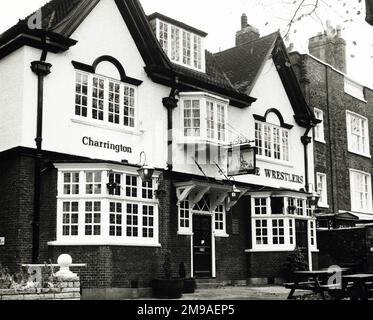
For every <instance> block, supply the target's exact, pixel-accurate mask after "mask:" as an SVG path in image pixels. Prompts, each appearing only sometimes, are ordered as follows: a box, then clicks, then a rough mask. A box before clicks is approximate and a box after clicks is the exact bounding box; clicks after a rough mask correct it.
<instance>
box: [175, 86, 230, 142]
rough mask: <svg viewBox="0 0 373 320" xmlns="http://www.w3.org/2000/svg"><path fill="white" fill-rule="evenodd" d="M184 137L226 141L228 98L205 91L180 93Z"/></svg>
mask: <svg viewBox="0 0 373 320" xmlns="http://www.w3.org/2000/svg"><path fill="white" fill-rule="evenodd" d="M180 96H181V100H180V103H181V106H182V124H183V135H184V137H185V138H199V139H200V140H207V141H210V142H216V143H219V142H226V140H227V133H226V128H227V114H228V103H229V101H228V100H224V99H220V98H219V97H216V96H213V95H210V94H206V93H198V92H196V93H181V94H180Z"/></svg>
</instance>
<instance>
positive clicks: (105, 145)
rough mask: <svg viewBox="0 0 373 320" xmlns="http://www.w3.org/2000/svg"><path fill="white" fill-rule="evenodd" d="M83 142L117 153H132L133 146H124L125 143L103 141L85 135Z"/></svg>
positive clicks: (86, 144)
mask: <svg viewBox="0 0 373 320" xmlns="http://www.w3.org/2000/svg"><path fill="white" fill-rule="evenodd" d="M82 143H83V144H84V145H85V146H90V147H95V148H103V149H108V150H113V151H115V152H116V153H120V152H123V153H132V148H131V147H127V146H124V145H123V144H115V143H111V142H110V141H107V142H103V141H98V140H93V139H92V138H91V137H83V139H82Z"/></svg>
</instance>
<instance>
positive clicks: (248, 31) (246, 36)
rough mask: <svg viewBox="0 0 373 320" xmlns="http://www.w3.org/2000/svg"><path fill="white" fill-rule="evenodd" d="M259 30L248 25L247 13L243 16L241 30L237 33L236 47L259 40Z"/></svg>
mask: <svg viewBox="0 0 373 320" xmlns="http://www.w3.org/2000/svg"><path fill="white" fill-rule="evenodd" d="M259 37H260V33H259V30H258V29H256V28H254V27H253V26H251V25H249V24H248V23H247V15H246V14H245V13H243V14H242V16H241V30H239V31H237V33H236V46H240V45H242V44H245V43H248V42H251V41H253V40H256V39H259Z"/></svg>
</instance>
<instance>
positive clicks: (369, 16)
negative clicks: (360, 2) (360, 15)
mask: <svg viewBox="0 0 373 320" xmlns="http://www.w3.org/2000/svg"><path fill="white" fill-rule="evenodd" d="M365 6H366V18H365V20H366V22H368V23H369V24H370V25H372V26H373V0H365Z"/></svg>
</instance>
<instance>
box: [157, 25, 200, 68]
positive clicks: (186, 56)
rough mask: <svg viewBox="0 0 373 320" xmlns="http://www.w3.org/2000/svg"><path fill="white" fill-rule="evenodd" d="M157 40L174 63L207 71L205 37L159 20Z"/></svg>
mask: <svg viewBox="0 0 373 320" xmlns="http://www.w3.org/2000/svg"><path fill="white" fill-rule="evenodd" d="M157 38H158V40H159V42H160V44H161V47H162V49H163V50H164V52H165V53H166V54H167V56H168V57H169V58H170V60H171V61H172V62H174V63H177V64H180V65H182V66H185V67H189V68H192V69H195V70H198V71H202V72H204V71H205V63H204V47H203V37H201V36H200V35H198V34H195V33H193V32H191V31H188V30H185V29H183V28H181V27H179V26H176V25H173V24H170V23H168V22H165V21H161V20H159V19H157Z"/></svg>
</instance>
